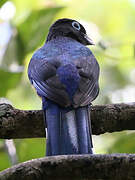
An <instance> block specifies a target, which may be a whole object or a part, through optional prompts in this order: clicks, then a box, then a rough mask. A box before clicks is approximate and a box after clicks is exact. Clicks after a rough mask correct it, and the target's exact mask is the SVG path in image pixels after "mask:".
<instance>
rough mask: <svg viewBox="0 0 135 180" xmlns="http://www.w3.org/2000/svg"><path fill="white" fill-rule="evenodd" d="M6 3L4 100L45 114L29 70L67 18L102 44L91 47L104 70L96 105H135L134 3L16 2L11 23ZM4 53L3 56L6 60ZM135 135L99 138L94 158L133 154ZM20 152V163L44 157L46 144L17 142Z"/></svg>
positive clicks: (0, 163)
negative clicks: (36, 52)
mask: <svg viewBox="0 0 135 180" xmlns="http://www.w3.org/2000/svg"><path fill="white" fill-rule="evenodd" d="M5 2H6V0H0V8H1V9H0V29H1V28H3V25H4V24H5V23H6V24H8V25H9V26H10V31H9V33H10V38H9V40H8V41H7V43H6V45H3V44H4V42H1V41H2V40H1V39H2V38H0V96H1V97H6V98H8V99H9V100H10V101H11V102H12V103H13V106H15V107H16V108H19V109H41V102H40V99H39V98H38V97H37V95H36V93H35V92H34V90H33V89H32V88H31V86H30V83H29V82H28V78H27V66H28V63H29V60H30V58H31V56H32V53H33V52H34V50H35V49H37V48H39V47H40V46H41V45H42V44H43V43H44V42H45V37H46V35H47V32H48V29H49V26H50V25H51V24H52V22H53V21H54V20H56V19H58V18H63V17H67V18H73V19H77V20H80V21H81V22H82V23H84V26H85V24H86V29H87V32H88V34H89V35H90V37H92V39H94V40H95V41H96V44H97V45H96V46H95V47H90V48H91V49H92V51H93V52H94V54H95V56H96V58H97V59H98V61H99V64H100V67H101V74H100V94H99V97H98V98H97V99H96V101H95V102H94V103H95V104H105V103H117V102H128V101H134V99H135V92H134V89H135V78H134V77H135V38H134V37H135V23H134V22H135V1H134V0H117V1H113V0H110V1H108V0H101V1H99V0H95V1H90V0H74V1H71V0H46V1H44V0H38V1H37V0H29V1H27V0H20V1H18V0H11V1H10V2H12V3H13V4H12V5H13V6H14V7H15V9H16V12H15V15H14V17H12V18H11V19H10V20H7V19H4V18H3V17H1V10H2V8H3V7H4V6H5V4H4V3H5ZM6 13H7V11H6ZM9 14H10V11H9ZM0 32H1V31H0ZM2 33H4V31H2ZM0 36H1V37H3V36H5V35H4V34H0ZM2 43H3V44H2ZM3 49H4V53H3V54H4V55H3V56H1V54H2V51H3ZM134 134H135V133H134V131H133V132H132V133H131V132H121V133H118V132H116V133H112V134H104V135H102V136H94V137H93V141H94V147H95V152H96V153H116V152H117V153H134V152H135V144H134V138H135V135H134ZM15 146H16V149H17V155H18V159H19V162H23V161H26V160H29V159H32V158H38V157H43V156H44V154H45V139H24V140H15ZM9 166H11V164H10V161H9V158H8V155H7V153H6V151H5V147H4V141H3V140H1V141H0V170H2V169H5V168H7V167H9Z"/></svg>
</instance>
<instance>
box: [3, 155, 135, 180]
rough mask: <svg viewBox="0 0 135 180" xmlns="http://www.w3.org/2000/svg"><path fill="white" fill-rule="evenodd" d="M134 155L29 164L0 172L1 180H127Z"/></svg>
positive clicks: (133, 170)
mask: <svg viewBox="0 0 135 180" xmlns="http://www.w3.org/2000/svg"><path fill="white" fill-rule="evenodd" d="M134 177H135V155H133V154H112V155H67V156H66V155H63V156H52V157H45V158H40V159H35V160H30V161H27V162H24V163H21V164H18V165H16V166H13V167H11V168H9V169H6V170H4V171H2V172H0V179H1V180H18V179H19V180H44V179H46V180H53V179H55V180H69V179H70V180H91V179H92V180H105V179H106V180H114V179H117V180H131V179H134Z"/></svg>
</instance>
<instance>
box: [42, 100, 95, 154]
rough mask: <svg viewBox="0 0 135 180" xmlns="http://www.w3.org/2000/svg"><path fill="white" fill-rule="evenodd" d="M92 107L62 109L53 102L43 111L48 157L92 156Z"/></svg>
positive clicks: (45, 106) (48, 103)
mask: <svg viewBox="0 0 135 180" xmlns="http://www.w3.org/2000/svg"><path fill="white" fill-rule="evenodd" d="M89 108H90V107H88V106H85V107H79V108H77V109H69V108H61V107H60V106H59V105H57V104H55V103H53V102H52V101H48V100H47V103H46V102H45V99H43V110H44V114H45V116H46V117H45V120H46V124H47V132H48V136H47V144H46V155H47V156H52V155H62V154H92V138H91V121H90V113H89V112H88V110H89Z"/></svg>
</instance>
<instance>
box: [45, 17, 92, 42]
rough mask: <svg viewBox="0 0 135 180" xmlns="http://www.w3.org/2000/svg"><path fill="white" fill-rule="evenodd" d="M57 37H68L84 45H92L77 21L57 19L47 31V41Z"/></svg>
mask: <svg viewBox="0 0 135 180" xmlns="http://www.w3.org/2000/svg"><path fill="white" fill-rule="evenodd" d="M58 36H64V37H70V38H72V39H75V40H76V41H78V42H80V43H82V44H84V45H93V44H94V43H93V42H92V40H91V39H90V38H89V37H88V36H87V34H86V30H85V29H84V27H83V26H82V25H81V24H80V23H79V22H77V21H75V20H72V19H66V18H64V19H59V20H57V21H56V22H55V23H54V24H53V25H52V26H51V27H50V30H49V34H48V36H47V41H50V40H51V39H54V38H56V37H58Z"/></svg>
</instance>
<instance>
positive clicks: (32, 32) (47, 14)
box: [18, 7, 62, 53]
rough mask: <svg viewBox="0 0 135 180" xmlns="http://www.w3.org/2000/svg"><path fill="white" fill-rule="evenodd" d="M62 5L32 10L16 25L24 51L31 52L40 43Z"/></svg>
mask: <svg viewBox="0 0 135 180" xmlns="http://www.w3.org/2000/svg"><path fill="white" fill-rule="evenodd" d="M61 9H62V7H55V8H46V9H41V10H35V11H32V12H31V13H30V14H29V16H28V17H27V18H26V20H25V21H24V22H23V23H22V24H20V25H19V26H18V32H19V33H20V37H21V40H22V41H23V44H24V46H25V52H26V53H28V52H31V51H33V50H35V49H36V48H37V47H38V46H39V45H41V44H42V43H43V41H44V39H45V37H46V36H47V33H48V29H49V27H50V25H51V24H52V20H53V19H54V17H55V15H56V14H57V13H58V12H59V11H60V10H61Z"/></svg>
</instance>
